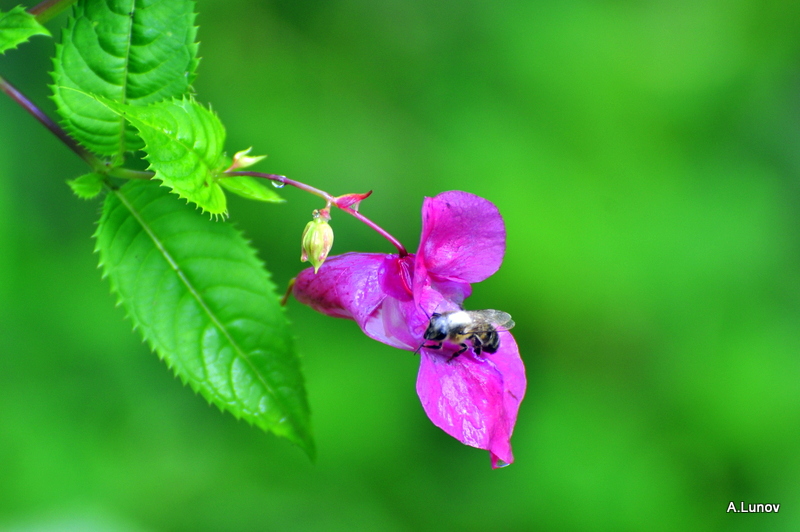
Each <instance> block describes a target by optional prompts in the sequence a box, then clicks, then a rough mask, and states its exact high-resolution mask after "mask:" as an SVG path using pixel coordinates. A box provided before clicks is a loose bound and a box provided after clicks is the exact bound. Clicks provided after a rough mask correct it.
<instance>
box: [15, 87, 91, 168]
mask: <svg viewBox="0 0 800 532" xmlns="http://www.w3.org/2000/svg"><path fill="white" fill-rule="evenodd" d="M0 90H2V91H3V92H5V93H6V94H8V95H9V96H10V97H11V99H12V100H14V101H15V102H17V103H18V104H19V105H20V106H22V108H23V109H25V110H26V111H28V113H30V114H31V115H33V117H34V118H35V119H36V120H38V121H39V123H40V124H42V125H43V126H44V127H46V128H47V129H49V130H50V132H51V133H52V134H53V135H55V136H56V137H58V138H59V140H61V142H63V143H64V144H66V145H67V147H68V148H69V149H71V150H72V151H74V152H75V153H76V154H78V156H79V157H80V158H81V159H83V160H84V161H86V162H87V163H89V165H90V166H91V167H92V168H98V167H100V166H102V164H103V163H102V161H100V160H99V159H98V158H97V157H95V156H94V155H93V154H92V153H90V152H89V151H88V150H87V149H86V148H84V147H83V146H81V145H80V144H78V143H77V142H75V139H73V138H72V137H70V136H69V135H68V134H67V132H66V131H64V130H63V129H61V126H59V125H58V124H56V123H55V122H53V121H52V120H51V119H50V117H48V116H47V115H46V114H44V113H43V112H42V111H41V110H40V109H39V108H38V107H36V106H35V105H34V104H33V102H31V101H30V100H28V99H27V98H26V97H25V96H24V95H23V94H22V93H21V92H19V91H18V90H17V89H16V88H15V87H14V86H13V85H11V83H9V82H8V81H6V80H5V79H3V78H2V77H0Z"/></svg>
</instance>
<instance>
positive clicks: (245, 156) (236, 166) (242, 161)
mask: <svg viewBox="0 0 800 532" xmlns="http://www.w3.org/2000/svg"><path fill="white" fill-rule="evenodd" d="M252 149H253V147H252V146H250V147H249V148H247V149H246V150H239V151H237V152H236V153H235V154H233V160H232V161H231V165H230V166H229V167H228V168H227V169H225V171H226V172H233V171H235V170H242V169H244V168H249V167H251V166H253V165H254V164H257V163H259V162H261V161H263V160H264V159H266V158H267V156H266V155H250V151H251V150H252Z"/></svg>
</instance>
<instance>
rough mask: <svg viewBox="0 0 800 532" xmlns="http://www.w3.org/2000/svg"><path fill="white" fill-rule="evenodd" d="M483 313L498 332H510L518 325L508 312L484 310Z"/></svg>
mask: <svg viewBox="0 0 800 532" xmlns="http://www.w3.org/2000/svg"><path fill="white" fill-rule="evenodd" d="M481 312H482V313H484V315H483V318H484V319H485V320H486V321H488V322H489V323H491V324H492V325H494V326H495V327H496V328H497V329H498V330H501V331H508V330H511V329H512V328H514V325H516V324H515V323H514V320H512V319H511V315H510V314H509V313H508V312H503V311H502V310H483V311H481Z"/></svg>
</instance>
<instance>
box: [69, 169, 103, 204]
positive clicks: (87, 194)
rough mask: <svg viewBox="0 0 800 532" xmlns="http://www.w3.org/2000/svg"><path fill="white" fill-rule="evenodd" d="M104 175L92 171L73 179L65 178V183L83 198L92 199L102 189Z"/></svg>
mask: <svg viewBox="0 0 800 532" xmlns="http://www.w3.org/2000/svg"><path fill="white" fill-rule="evenodd" d="M104 179H105V176H104V175H103V174H98V173H94V172H92V173H91V174H85V175H82V176H80V177H78V178H75V179H69V180H67V184H68V185H69V187H70V188H71V189H72V191H73V192H74V193H75V194H76V195H77V196H78V197H79V198H83V199H92V198H94V197H95V196H97V195H98V194H100V192H101V191H102V190H103V180H104Z"/></svg>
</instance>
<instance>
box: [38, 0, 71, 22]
mask: <svg viewBox="0 0 800 532" xmlns="http://www.w3.org/2000/svg"><path fill="white" fill-rule="evenodd" d="M75 2H77V0H44V2H41V3H39V4H38V5H35V6H34V7H32V8H30V9H29V10H28V13H30V14H31V15H33V16H34V17H36V20H37V21H38V22H39V23H40V24H44V23H45V22H47V21H48V20H50V19H52V18H53V17H55V16H56V15H58V14H59V13H61V12H62V11H64V10H65V9H67V8H68V7H69V6H71V5H72V4H74V3H75Z"/></svg>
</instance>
